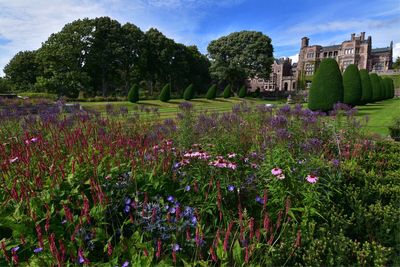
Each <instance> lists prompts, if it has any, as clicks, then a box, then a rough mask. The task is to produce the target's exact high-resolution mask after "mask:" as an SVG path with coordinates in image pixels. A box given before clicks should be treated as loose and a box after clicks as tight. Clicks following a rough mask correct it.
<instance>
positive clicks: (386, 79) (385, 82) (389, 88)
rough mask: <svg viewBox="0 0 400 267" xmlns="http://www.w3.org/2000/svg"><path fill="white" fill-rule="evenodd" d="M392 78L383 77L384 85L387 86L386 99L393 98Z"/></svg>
mask: <svg viewBox="0 0 400 267" xmlns="http://www.w3.org/2000/svg"><path fill="white" fill-rule="evenodd" d="M390 80H391V79H390V78H388V77H386V78H383V87H384V88H385V90H384V92H385V99H389V98H391V95H392V86H391V85H390Z"/></svg>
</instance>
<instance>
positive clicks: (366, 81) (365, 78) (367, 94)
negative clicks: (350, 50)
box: [360, 69, 372, 104]
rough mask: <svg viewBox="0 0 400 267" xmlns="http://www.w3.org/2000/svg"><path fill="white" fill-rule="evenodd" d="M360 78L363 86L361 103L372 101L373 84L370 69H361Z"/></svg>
mask: <svg viewBox="0 0 400 267" xmlns="http://www.w3.org/2000/svg"><path fill="white" fill-rule="evenodd" d="M360 78H361V88H362V95H361V103H362V104H367V103H370V102H371V101H372V84H371V79H370V76H369V73H368V70H365V69H362V70H360Z"/></svg>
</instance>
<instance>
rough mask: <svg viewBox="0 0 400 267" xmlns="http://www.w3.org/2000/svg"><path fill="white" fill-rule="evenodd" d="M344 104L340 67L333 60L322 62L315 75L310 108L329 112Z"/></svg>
mask: <svg viewBox="0 0 400 267" xmlns="http://www.w3.org/2000/svg"><path fill="white" fill-rule="evenodd" d="M338 102H343V79H342V74H341V73H340V70H339V66H338V64H337V62H336V60H334V59H333V58H327V59H324V60H322V61H321V64H320V66H319V68H318V69H317V72H316V74H315V75H314V78H313V82H312V84H311V88H310V92H309V96H308V108H309V109H311V110H321V111H328V110H331V109H333V105H334V104H336V103H338Z"/></svg>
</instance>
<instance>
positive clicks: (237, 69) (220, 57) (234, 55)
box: [207, 31, 273, 86]
mask: <svg viewBox="0 0 400 267" xmlns="http://www.w3.org/2000/svg"><path fill="white" fill-rule="evenodd" d="M207 51H208V54H209V56H210V58H211V59H212V63H211V67H210V72H211V74H212V75H213V76H215V77H216V78H218V79H219V80H225V81H228V82H229V83H230V84H231V85H232V86H236V85H238V84H240V83H241V82H242V81H243V79H245V78H247V77H254V76H258V77H261V78H268V77H269V74H270V72H271V65H272V63H273V55H272V52H273V47H272V44H271V39H270V38H269V37H268V36H266V35H264V34H263V33H262V32H256V31H241V32H234V33H231V34H229V35H227V36H223V37H221V38H219V39H217V40H214V41H211V43H210V44H209V45H208V47H207Z"/></svg>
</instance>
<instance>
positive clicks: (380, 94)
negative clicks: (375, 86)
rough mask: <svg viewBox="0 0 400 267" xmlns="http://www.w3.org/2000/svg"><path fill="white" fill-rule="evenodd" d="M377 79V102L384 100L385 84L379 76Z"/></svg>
mask: <svg viewBox="0 0 400 267" xmlns="http://www.w3.org/2000/svg"><path fill="white" fill-rule="evenodd" d="M378 78H379V85H380V90H379V100H384V99H385V95H386V92H385V90H386V89H385V83H384V82H383V78H382V77H381V76H378Z"/></svg>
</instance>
